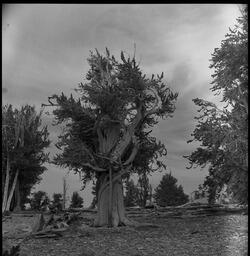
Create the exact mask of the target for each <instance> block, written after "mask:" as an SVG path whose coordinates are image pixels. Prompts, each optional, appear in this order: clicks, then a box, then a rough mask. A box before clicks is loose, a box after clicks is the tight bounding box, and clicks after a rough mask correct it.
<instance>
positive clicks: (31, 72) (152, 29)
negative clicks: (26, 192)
mask: <svg viewBox="0 0 250 256" xmlns="http://www.w3.org/2000/svg"><path fill="white" fill-rule="evenodd" d="M239 16H240V11H239V6H238V5H236V4H82V5H79V4H74V5H69V4H66V5H63V4H54V5H52V4H51V5H48V4H33V5H32V4H11V5H5V6H4V7H3V16H2V23H3V24H2V74H3V76H2V92H3V93H2V97H3V99H2V100H3V104H7V103H8V104H13V105H14V106H15V107H20V106H21V105H24V104H26V103H27V104H30V105H35V106H36V107H37V109H39V108H40V107H41V104H42V103H46V102H47V97H48V96H51V95H52V94H54V93H61V92H64V93H65V94H66V95H68V94H70V93H73V89H74V88H76V87H77V84H78V82H80V81H84V78H85V74H86V72H87V71H88V64H87V61H86V59H87V58H88V56H89V51H90V50H93V49H95V48H97V49H98V50H99V51H100V52H104V50H105V47H106V46H107V47H108V48H109V49H110V52H111V53H112V54H114V55H115V56H116V57H117V58H119V53H120V51H121V50H124V51H125V52H126V53H127V54H130V55H132V54H133V52H134V45H135V44H136V57H137V60H138V61H140V63H141V68H142V70H143V71H144V73H145V74H147V75H149V76H150V75H151V74H152V73H158V74H160V73H161V72H162V71H163V72H164V74H165V80H166V82H167V83H168V85H169V86H170V87H171V88H172V89H173V90H174V91H177V92H179V98H178V101H177V104H176V111H175V114H174V117H173V118H171V119H167V120H164V121H161V122H160V123H159V125H157V126H156V127H155V128H154V130H153V133H154V135H155V136H156V137H157V138H158V139H160V140H161V141H162V142H164V143H165V145H166V147H167V149H168V156H167V158H166V159H164V161H165V163H166V164H167V166H168V170H166V171H165V172H169V170H171V171H172V174H173V175H174V176H175V177H176V178H177V179H178V182H179V184H181V185H182V186H183V187H184V191H185V192H186V193H187V194H190V193H191V192H192V191H193V190H195V189H196V188H197V187H198V185H199V184H200V183H202V181H203V179H204V177H205V176H206V175H207V171H206V170H200V168H198V169H190V170H187V169H186V166H188V162H187V161H186V160H185V159H184V158H183V157H182V156H183V155H188V154H190V153H191V152H192V151H193V150H194V149H195V146H196V145H190V144H187V143H186V141H187V140H189V139H190V138H191V137H190V134H191V133H192V131H193V129H194V127H195V122H194V116H195V115H197V112H196V111H197V108H196V107H195V106H194V104H193V102H192V99H193V98H196V97H199V98H203V99H207V100H212V101H214V102H218V103H219V98H215V96H214V95H213V94H212V92H210V91H209V88H210V86H211V85H210V83H211V81H212V79H211V74H212V70H210V69H209V64H210V62H209V59H210V58H211V54H212V52H213V51H214V48H216V47H220V42H221V40H223V39H224V37H225V34H226V33H227V32H228V28H229V27H233V26H234V24H236V18H237V17H239ZM52 118H53V117H52V116H44V123H46V124H47V125H48V126H49V129H50V132H51V134H50V138H51V139H52V140H53V141H56V137H57V134H58V133H59V132H60V129H58V128H56V127H52V126H51V120H52ZM50 151H51V156H53V154H54V153H55V147H54V146H53V145H52V146H51V148H50ZM47 167H48V170H47V171H46V172H45V173H44V174H43V180H42V181H41V183H40V184H39V185H37V186H36V187H35V190H44V191H46V192H47V193H48V194H49V195H50V196H51V195H52V194H53V193H54V192H56V193H58V192H62V179H63V177H64V176H65V175H66V177H67V184H68V195H69V196H70V195H71V194H72V192H73V191H80V189H81V183H80V181H79V177H78V176H75V175H74V174H71V173H69V174H68V173H67V170H65V169H60V168H58V167H57V166H54V165H47ZM165 172H162V173H155V174H153V175H152V176H151V177H150V180H151V183H152V185H153V188H155V187H156V186H157V185H158V184H159V181H160V179H161V177H162V175H163V174H164V173H165ZM90 187H91V186H90V185H89V186H88V187H87V188H86V189H85V190H84V191H81V192H80V194H81V195H82V196H83V198H84V200H85V206H88V205H89V204H90V202H91V199H92V196H91V193H90V191H91V188H90Z"/></svg>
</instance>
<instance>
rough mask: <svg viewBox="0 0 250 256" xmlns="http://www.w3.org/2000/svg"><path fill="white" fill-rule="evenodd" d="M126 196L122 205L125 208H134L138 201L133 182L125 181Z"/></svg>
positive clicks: (136, 190)
mask: <svg viewBox="0 0 250 256" xmlns="http://www.w3.org/2000/svg"><path fill="white" fill-rule="evenodd" d="M125 188H126V194H125V197H124V204H125V206H126V207H132V206H136V205H137V203H138V201H139V190H138V188H137V187H136V185H135V183H134V181H133V180H131V179H130V180H127V181H126V183H125Z"/></svg>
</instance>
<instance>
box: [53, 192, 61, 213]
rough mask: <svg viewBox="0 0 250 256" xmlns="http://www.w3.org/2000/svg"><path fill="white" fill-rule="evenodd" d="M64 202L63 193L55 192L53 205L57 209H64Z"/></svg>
mask: <svg viewBox="0 0 250 256" xmlns="http://www.w3.org/2000/svg"><path fill="white" fill-rule="evenodd" d="M62 204H63V197H62V194H61V193H54V194H53V201H52V207H53V208H54V209H56V210H57V211H61V210H62Z"/></svg>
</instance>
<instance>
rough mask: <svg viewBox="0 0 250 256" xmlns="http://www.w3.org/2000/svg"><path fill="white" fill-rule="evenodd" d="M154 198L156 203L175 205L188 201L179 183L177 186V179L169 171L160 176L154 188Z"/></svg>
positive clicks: (163, 205)
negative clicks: (159, 180) (160, 178)
mask: <svg viewBox="0 0 250 256" xmlns="http://www.w3.org/2000/svg"><path fill="white" fill-rule="evenodd" d="M154 198H155V200H156V203H157V205H159V206H162V207H165V206H177V205H182V204H185V203H186V202H188V195H186V194H185V193H184V191H183V187H182V186H181V185H179V186H177V179H176V178H175V177H173V176H172V174H171V173H169V174H168V173H167V174H165V175H164V176H163V177H162V180H161V182H160V184H159V185H158V187H157V188H156V189H155V194H154Z"/></svg>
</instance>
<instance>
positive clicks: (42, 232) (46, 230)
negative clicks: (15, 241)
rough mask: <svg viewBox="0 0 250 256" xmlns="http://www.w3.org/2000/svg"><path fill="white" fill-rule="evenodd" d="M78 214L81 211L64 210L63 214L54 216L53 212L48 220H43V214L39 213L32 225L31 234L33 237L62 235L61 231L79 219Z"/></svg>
mask: <svg viewBox="0 0 250 256" xmlns="http://www.w3.org/2000/svg"><path fill="white" fill-rule="evenodd" d="M80 214H81V212H77V213H69V212H65V213H64V214H63V216H61V217H55V214H54V213H52V214H51V215H50V217H49V219H48V221H45V219H44V215H43V213H41V214H39V216H38V219H37V221H36V223H35V225H34V227H33V230H32V236H33V237H35V238H45V237H46V238H50V237H58V236H62V232H64V231H66V230H67V229H68V227H69V225H70V224H71V223H73V222H75V221H77V220H79V215H80Z"/></svg>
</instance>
